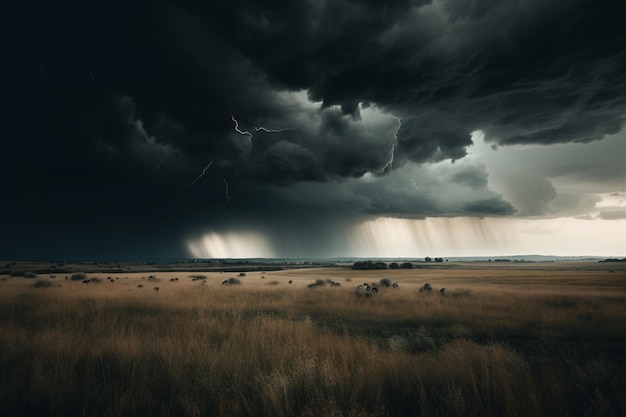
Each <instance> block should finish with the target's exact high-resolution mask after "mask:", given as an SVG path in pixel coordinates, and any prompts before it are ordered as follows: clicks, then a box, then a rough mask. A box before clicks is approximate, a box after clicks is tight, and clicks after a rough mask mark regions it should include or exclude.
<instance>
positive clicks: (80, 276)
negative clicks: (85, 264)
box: [70, 272, 87, 281]
mask: <svg viewBox="0 0 626 417" xmlns="http://www.w3.org/2000/svg"><path fill="white" fill-rule="evenodd" d="M70 279H71V280H72V281H84V280H86V279H87V275H85V274H83V273H82V272H77V273H75V274H72V276H71V277H70Z"/></svg>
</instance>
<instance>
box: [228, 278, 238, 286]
mask: <svg viewBox="0 0 626 417" xmlns="http://www.w3.org/2000/svg"><path fill="white" fill-rule="evenodd" d="M233 284H234V285H237V284H241V281H240V280H238V279H237V278H228V285H233Z"/></svg>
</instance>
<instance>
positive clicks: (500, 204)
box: [463, 197, 516, 215]
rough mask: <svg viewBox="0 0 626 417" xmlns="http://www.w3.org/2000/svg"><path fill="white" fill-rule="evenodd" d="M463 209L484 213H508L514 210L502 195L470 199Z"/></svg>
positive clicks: (473, 212)
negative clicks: (476, 199)
mask: <svg viewBox="0 0 626 417" xmlns="http://www.w3.org/2000/svg"><path fill="white" fill-rule="evenodd" d="M463 210H464V211H466V212H468V213H471V214H485V215H510V214H514V213H515V212H516V210H515V209H514V208H513V206H512V205H511V203H509V202H507V201H504V200H503V199H502V197H494V198H490V199H486V200H479V201H472V202H470V203H467V204H466V205H465V206H464V207H463Z"/></svg>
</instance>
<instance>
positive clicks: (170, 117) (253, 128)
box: [0, 0, 626, 249]
mask: <svg viewBox="0 0 626 417" xmlns="http://www.w3.org/2000/svg"><path fill="white" fill-rule="evenodd" d="M625 12H626V4H625V3H624V2H620V1H607V2H602V3H601V4H598V3H597V2H595V3H594V2H591V1H586V0H530V1H523V2H522V1H514V0H504V1H494V0H473V1H464V0H431V1H428V0H412V1H411V0H397V1H388V2H374V1H367V0H337V1H334V0H333V1H326V0H306V1H297V2H288V3H286V4H285V2H276V1H265V0H263V1H252V0H240V1H212V2H201V1H189V0H188V1H182V2H168V1H159V2H147V1H146V2H143V1H140V2H135V3H132V4H130V5H128V6H122V5H111V6H108V5H105V4H100V5H94V4H84V5H78V4H77V5H71V6H68V5H57V4H50V5H47V6H36V5H28V4H25V5H22V6H15V7H12V8H9V9H8V10H7V11H6V12H5V13H4V17H3V22H4V23H5V24H4V26H5V28H4V33H5V36H4V37H3V62H6V63H7V65H4V64H3V69H2V71H3V77H2V78H3V81H2V82H3V91H4V92H6V94H5V93H3V99H2V101H3V115H4V116H3V136H4V137H6V138H7V140H6V141H5V142H6V145H5V146H6V148H5V152H3V153H2V161H1V162H2V164H1V165H2V166H1V168H0V169H1V171H0V172H1V174H2V177H3V178H4V179H5V181H6V182H5V185H4V186H3V190H4V192H5V195H6V196H7V201H12V202H14V205H13V206H12V207H10V208H7V210H8V213H7V216H5V219H7V218H10V217H13V218H15V219H16V221H14V222H12V223H11V224H9V222H7V220H3V222H4V223H3V224H4V226H3V228H4V229H5V230H6V231H7V233H9V232H10V233H9V234H10V235H16V234H18V233H20V231H21V232H23V231H25V230H26V231H28V230H30V232H25V233H26V234H27V235H28V234H29V233H30V234H34V233H36V231H38V230H43V229H51V230H59V229H65V230H68V231H72V230H75V231H79V230H82V229H83V228H84V227H86V225H87V224H89V225H90V227H95V228H96V229H98V228H100V229H102V230H103V231H107V233H108V232H109V231H110V225H111V224H119V228H120V229H121V228H123V227H124V225H127V224H130V225H133V227H137V228H138V230H150V229H151V228H152V227H153V225H154V224H159V225H161V224H163V223H167V224H168V227H167V228H168V232H167V233H169V236H171V237H172V239H173V238H174V235H175V234H176V233H178V232H176V233H174V232H172V230H182V232H180V233H186V232H187V231H189V230H194V229H195V228H197V227H204V226H210V227H226V225H234V224H237V223H238V222H244V223H245V222H246V221H248V220H249V221H250V222H257V223H258V224H261V223H263V222H264V221H268V222H270V223H271V222H275V221H278V220H280V219H282V220H281V221H285V222H287V220H285V219H287V218H289V219H292V218H293V219H301V218H306V217H307V216H310V217H311V218H314V217H315V216H325V218H326V219H328V221H329V222H331V223H332V222H333V221H335V220H332V221H331V220H330V219H337V220H336V221H337V222H343V221H344V220H345V219H346V218H350V219H352V221H357V220H358V219H359V218H361V217H360V216H365V217H369V216H392V217H405V218H423V217H427V216H435V217H436V216H477V217H482V216H494V215H496V216H510V215H518V216H542V215H550V214H551V213H552V214H554V213H556V212H560V213H564V212H568V213H569V212H571V213H572V215H581V216H582V215H584V214H586V213H585V210H590V209H592V208H593V207H594V205H595V203H596V202H597V199H595V198H594V197H593V190H591V189H589V190H587V191H580V190H578V189H577V190H574V189H572V188H570V189H567V187H563V186H562V184H561V183H562V179H563V178H566V177H567V178H574V177H575V176H576V175H582V176H583V177H585V178H591V172H592V171H593V172H595V174H594V175H596V176H600V175H604V174H606V175H607V176H608V177H609V178H610V180H613V179H616V181H617V182H619V178H621V175H622V174H621V173H615V172H604V173H603V168H602V167H601V165H602V164H594V163H593V162H589V164H590V165H589V167H587V168H588V169H586V168H585V166H584V164H583V161H580V160H576V161H575V162H572V163H570V164H569V165H568V164H566V163H561V162H559V163H556V164H552V165H551V168H550V169H551V170H552V171H549V170H548V169H547V168H546V169H545V170H529V169H526V167H525V166H524V165H523V164H518V165H515V164H512V165H510V166H507V167H506V169H505V168H504V167H503V165H499V166H498V165H497V164H494V163H492V162H489V158H487V159H486V160H484V161H483V160H477V159H472V158H469V157H468V150H469V149H470V148H472V147H473V146H477V143H476V142H477V139H476V138H477V137H478V136H477V135H476V132H480V140H481V142H485V143H487V144H490V145H494V148H495V147H499V149H507V148H515V147H517V146H530V147H533V146H542V147H546V148H548V147H551V146H554V145H556V144H560V145H569V144H592V143H596V142H598V141H602V140H603V139H605V138H606V137H621V136H619V135H621V134H622V128H623V125H624V121H625V120H624V117H625V115H626V32H625V31H624V30H623V23H622V21H621V20H622V16H624V15H625ZM33 103H36V104H33ZM495 153H497V152H494V154H495ZM606 157H607V158H609V156H608V155H607V156H606ZM611 166H616V165H615V164H613V165H611ZM518 168H519V169H518ZM557 171H559V172H557ZM585 172H587V174H585ZM560 181H561V182H560ZM613 190H614V188H611V189H610V190H606V191H613ZM40 201H47V202H48V204H49V206H50V207H49V208H48V209H47V210H34V209H32V207H34V206H36V205H37V204H38V203H39V202H40ZM572 206H577V207H578V209H577V210H570V208H571V207H572ZM583 207H584V208H585V209H583ZM568 210H569V211H568ZM29 213H30V214H29ZM251 213H253V214H251ZM603 213H604V214H600V216H603V217H615V216H616V214H615V213H618V211H614V212H603ZM246 219H248V220H246ZM94 223H95V226H94V225H93V224H94ZM287 223H288V222H287ZM320 224H321V223H320ZM161 227H163V226H158V228H161ZM320 227H322V226H320ZM266 229H268V230H269V229H271V227H269V226H268V227H266ZM79 235H80V233H78V232H77V235H76V236H79ZM80 236H82V235H80ZM112 236H113V235H112ZM76 239H79V237H77V238H76ZM111 239H113V237H112V238H111ZM170 249H171V248H170Z"/></svg>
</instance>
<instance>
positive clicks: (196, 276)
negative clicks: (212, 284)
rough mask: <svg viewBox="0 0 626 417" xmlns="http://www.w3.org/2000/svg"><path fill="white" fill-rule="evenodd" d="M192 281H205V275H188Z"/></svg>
mask: <svg viewBox="0 0 626 417" xmlns="http://www.w3.org/2000/svg"><path fill="white" fill-rule="evenodd" d="M189 277H190V278H191V280H192V281H198V280H200V279H206V275H189Z"/></svg>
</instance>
